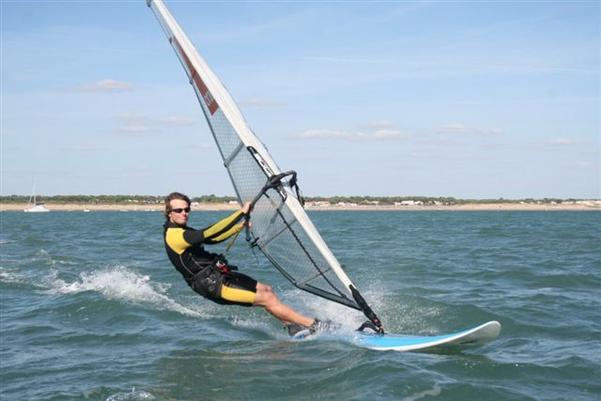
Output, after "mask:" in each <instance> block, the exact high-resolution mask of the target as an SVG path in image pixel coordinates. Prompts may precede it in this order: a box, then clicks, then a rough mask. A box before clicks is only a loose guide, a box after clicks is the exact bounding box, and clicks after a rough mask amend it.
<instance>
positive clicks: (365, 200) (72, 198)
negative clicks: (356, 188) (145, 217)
mask: <svg viewBox="0 0 601 401" xmlns="http://www.w3.org/2000/svg"><path fill="white" fill-rule="evenodd" d="M164 199H165V197H164V196H163V195H53V196H39V195H38V196H37V200H38V202H48V203H55V204H67V203H75V204H86V205H101V204H141V205H151V204H160V203H163V202H164ZM304 199H305V202H328V203H330V204H332V205H336V204H339V203H345V204H349V203H353V204H357V205H376V204H377V205H394V204H395V203H401V202H404V201H413V202H421V203H422V204H424V205H461V204H487V203H516V202H525V203H539V202H540V203H562V202H574V201H577V200H579V199H572V198H570V199H558V198H543V199H533V198H526V199H504V198H498V199H459V198H454V197H428V196H329V197H324V196H306V197H304ZM28 200H29V196H25V195H8V196H0V202H1V203H27V202H28ZM236 200H237V198H236V197H234V196H218V195H214V194H211V195H201V196H195V197H193V198H192V202H199V203H228V202H230V201H236Z"/></svg>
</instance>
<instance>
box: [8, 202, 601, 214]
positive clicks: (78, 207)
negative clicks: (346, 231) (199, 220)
mask: <svg viewBox="0 0 601 401" xmlns="http://www.w3.org/2000/svg"><path fill="white" fill-rule="evenodd" d="M46 207H47V208H48V209H50V210H51V211H62V212H83V211H90V212H101V211H123V212H162V210H163V205H162V204H99V205H84V204H76V203H66V204H57V203H46ZM25 208H26V205H24V204H18V203H0V212H4V211H18V212H22V211H23V209H25ZM236 208H237V206H236V205H232V204H229V203H199V204H195V205H193V207H192V210H199V211H220V210H235V209H236ZM305 208H306V209H307V210H346V211H368V210H369V211H379V210H380V211H386V210H388V211H393V210H394V211H420V210H422V211H428V210H441V211H444V210H446V211H520V210H522V211H568V210H574V211H593V210H601V201H599V200H594V201H580V202H574V203H557V204H549V203H541V204H536V203H518V202H516V203H486V204H479V203H472V204H461V205H448V206H447V205H437V206H422V205H415V206H401V205H348V204H347V205H329V206H325V205H314V204H307V205H306V206H305Z"/></svg>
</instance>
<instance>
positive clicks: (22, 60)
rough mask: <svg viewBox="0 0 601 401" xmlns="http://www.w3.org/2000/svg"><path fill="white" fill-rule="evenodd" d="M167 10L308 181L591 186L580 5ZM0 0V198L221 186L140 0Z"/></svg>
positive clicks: (224, 191) (476, 193)
mask: <svg viewBox="0 0 601 401" xmlns="http://www.w3.org/2000/svg"><path fill="white" fill-rule="evenodd" d="M166 4H167V6H168V7H169V9H170V10H171V12H172V14H173V15H174V16H175V18H176V19H177V20H178V22H179V23H180V25H181V26H182V27H183V29H184V30H185V31H186V33H187V34H188V36H189V37H190V38H191V40H192V41H193V43H194V44H195V45H196V48H197V49H198V50H199V52H200V53H201V55H202V56H203V57H204V58H205V59H206V60H207V62H208V63H209V65H211V67H212V68H213V70H214V71H215V72H216V73H217V75H218V76H219V77H220V78H221V80H222V82H223V83H224V84H225V86H226V87H227V88H228V90H229V91H230V93H231V94H232V96H233V97H234V99H235V100H236V101H237V102H238V104H239V106H240V108H241V110H242V113H243V114H244V116H245V118H246V120H247V121H248V123H249V125H250V126H251V128H252V129H253V131H254V132H256V133H257V135H258V136H259V137H260V139H261V140H262V141H263V142H264V143H265V144H266V145H267V147H268V148H269V150H270V152H271V154H272V156H273V158H274V159H275V160H276V161H277V163H278V164H279V166H280V167H281V168H282V169H285V170H288V169H295V170H297V171H298V173H299V180H300V185H301V188H302V190H303V192H304V193H305V195H309V196H316V195H324V196H331V195H377V196H384V195H402V196H410V195H424V196H454V197H459V198H500V197H503V198H527V197H535V198H543V197H561V198H568V197H574V198H599V197H601V189H600V187H601V178H600V169H601V167H600V162H601V139H600V138H601V134H600V126H601V117H600V114H601V112H600V109H601V101H600V88H601V78H600V75H601V72H600V71H601V57H600V53H601V30H600V25H601V21H600V19H601V17H600V15H601V7H600V5H599V2H597V1H571V2H567V1H566V2H557V1H550V2H547V1H536V2H534V1H533V2H500V1H498V2H392V1H387V2H367V1H365V2H359V1H356V2H267V1H255V2H233V1H230V2H228V1H223V2H216V1H215V2H190V1H188V2H183V1H166ZM1 6H2V10H1V11H2V17H1V18H2V27H1V33H2V38H1V40H2V60H1V67H2V72H1V78H2V127H1V128H2V142H1V145H2V148H1V151H2V183H1V191H0V192H1V194H2V195H10V194H23V195H25V194H29V193H30V191H31V188H32V186H33V184H34V183H36V186H37V191H38V193H41V194H44V195H55V194H152V195H161V194H166V193H168V192H171V191H173V190H179V191H184V192H187V193H189V194H191V195H194V196H196V195H202V194H211V193H213V194H218V195H233V193H234V192H233V190H232V189H231V184H230V182H229V179H228V177H227V174H226V172H225V170H224V168H223V167H222V163H221V161H220V159H219V156H218V151H217V148H216V147H215V145H214V144H213V143H212V137H211V136H210V132H209V130H208V127H207V125H206V122H205V120H204V117H203V115H202V112H201V110H200V107H199V106H198V104H197V100H196V97H195V95H194V93H193V91H192V88H191V87H190V85H189V84H188V82H187V79H186V77H185V74H184V72H183V69H182V68H181V66H180V64H179V62H178V61H177V59H176V57H175V55H174V53H173V51H172V49H171V48H170V46H169V44H168V42H167V40H166V38H165V36H164V34H163V32H162V30H161V28H160V27H159V25H158V23H157V21H156V20H155V18H154V16H153V14H152V12H151V10H150V9H148V8H147V7H146V5H145V1H143V0H139V1H102V0H100V1H85V2H84V1H70V2H67V1H53V2H42V1H27V0H22V1H6V0H2V2H1Z"/></svg>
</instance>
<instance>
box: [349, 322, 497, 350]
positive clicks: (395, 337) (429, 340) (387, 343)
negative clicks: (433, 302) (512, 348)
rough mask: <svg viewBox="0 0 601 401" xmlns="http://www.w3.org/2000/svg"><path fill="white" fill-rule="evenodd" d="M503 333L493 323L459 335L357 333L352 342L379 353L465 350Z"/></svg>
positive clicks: (495, 323)
mask: <svg viewBox="0 0 601 401" xmlns="http://www.w3.org/2000/svg"><path fill="white" fill-rule="evenodd" d="M500 332H501V323H499V322H497V321H491V322H487V323H484V324H482V325H480V326H477V327H474V328H471V329H467V330H463V331H460V332H457V333H451V334H443V335H438V336H412V335H403V334H383V335H379V334H367V333H358V334H357V333H355V334H354V336H353V338H352V340H351V342H352V343H353V344H355V345H357V346H359V347H363V348H369V349H373V350H378V351H400V352H403V351H419V350H428V349H433V348H441V349H443V348H463V347H471V346H478V345H482V344H486V343H488V342H490V341H493V340H494V339H495V338H497V336H498V335H499V333H500Z"/></svg>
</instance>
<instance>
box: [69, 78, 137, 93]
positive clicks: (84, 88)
mask: <svg viewBox="0 0 601 401" xmlns="http://www.w3.org/2000/svg"><path fill="white" fill-rule="evenodd" d="M77 89H78V90H79V91H80V92H123V91H127V90H131V89H133V85H132V84H130V83H128V82H122V81H116V80H114V79H102V80H100V81H97V82H93V83H91V84H85V85H81V86H80V87H78V88H77Z"/></svg>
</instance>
